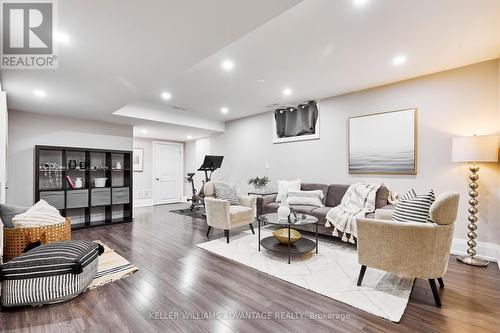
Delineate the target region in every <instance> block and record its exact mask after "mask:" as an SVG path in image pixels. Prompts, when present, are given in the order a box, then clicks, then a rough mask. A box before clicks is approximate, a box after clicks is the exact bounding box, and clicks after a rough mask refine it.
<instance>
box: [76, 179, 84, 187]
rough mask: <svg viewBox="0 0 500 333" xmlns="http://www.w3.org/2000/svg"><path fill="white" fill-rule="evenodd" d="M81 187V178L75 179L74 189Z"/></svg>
mask: <svg viewBox="0 0 500 333" xmlns="http://www.w3.org/2000/svg"><path fill="white" fill-rule="evenodd" d="M82 186H83V182H82V178H80V177H76V180H75V188H81V187H82Z"/></svg>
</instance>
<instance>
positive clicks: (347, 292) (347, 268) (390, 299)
mask: <svg viewBox="0 0 500 333" xmlns="http://www.w3.org/2000/svg"><path fill="white" fill-rule="evenodd" d="M255 233H256V234H255V235H253V234H252V233H251V232H250V231H245V232H241V233H240V234H233V235H231V239H230V243H229V244H227V243H226V238H225V237H223V238H219V239H216V240H213V241H209V242H206V243H202V244H198V245H197V246H198V247H200V248H202V249H205V250H207V251H210V252H212V253H214V254H217V255H220V256H222V257H225V258H229V259H231V260H234V261H236V262H239V263H241V264H243V265H246V266H249V267H252V268H254V269H257V270H259V271H261V272H264V273H267V274H269V275H272V276H274V277H277V278H279V279H281V280H284V281H287V282H290V283H293V284H295V285H297V286H300V287H303V288H306V289H309V290H312V291H314V292H316V293H318V294H321V295H324V296H327V297H330V298H332V299H334V300H336V301H339V302H342V303H346V304H349V305H351V306H353V307H355V308H358V309H361V310H364V311H366V312H369V313H371V314H373V315H376V316H379V317H382V318H385V319H388V320H390V321H393V322H399V321H400V320H401V317H402V316H403V313H404V311H405V309H406V306H407V304H408V299H409V298H410V293H411V289H412V286H413V279H408V278H401V277H399V276H397V275H394V274H392V273H387V272H383V271H380V270H377V269H374V268H369V267H368V268H367V270H366V273H365V277H364V279H363V284H362V286H361V287H358V286H356V282H357V279H358V274H359V268H360V265H359V264H358V259H357V254H356V249H355V247H354V246H353V245H352V244H342V243H340V242H338V241H333V240H332V241H330V240H324V239H320V241H319V246H318V249H319V254H314V251H311V252H310V253H305V254H301V255H292V257H291V258H292V259H291V264H290V265H289V264H287V256H286V255H280V254H278V253H274V252H271V251H268V250H266V249H264V248H263V247H262V246H261V252H259V251H258V249H257V230H255ZM267 236H271V230H269V229H268V230H266V229H263V230H261V239H263V238H264V237H267ZM302 236H303V237H304V235H302ZM306 237H309V235H306Z"/></svg>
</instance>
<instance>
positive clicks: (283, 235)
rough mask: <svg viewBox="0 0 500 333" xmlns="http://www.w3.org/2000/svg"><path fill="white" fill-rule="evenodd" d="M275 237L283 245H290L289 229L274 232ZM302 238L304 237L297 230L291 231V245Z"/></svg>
mask: <svg viewBox="0 0 500 333" xmlns="http://www.w3.org/2000/svg"><path fill="white" fill-rule="evenodd" d="M273 237H274V238H276V239H277V240H278V241H279V242H280V243H281V244H283V245H288V228H282V229H278V230H274V231H273ZM300 237H302V235H301V234H300V232H298V231H297V230H295V229H290V244H293V243H295V242H296V241H298V240H299V239H300Z"/></svg>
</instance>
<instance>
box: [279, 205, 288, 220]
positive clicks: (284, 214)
mask: <svg viewBox="0 0 500 333" xmlns="http://www.w3.org/2000/svg"><path fill="white" fill-rule="evenodd" d="M289 215H290V207H288V206H287V205H280V206H279V207H278V218H279V219H280V220H288V216H289Z"/></svg>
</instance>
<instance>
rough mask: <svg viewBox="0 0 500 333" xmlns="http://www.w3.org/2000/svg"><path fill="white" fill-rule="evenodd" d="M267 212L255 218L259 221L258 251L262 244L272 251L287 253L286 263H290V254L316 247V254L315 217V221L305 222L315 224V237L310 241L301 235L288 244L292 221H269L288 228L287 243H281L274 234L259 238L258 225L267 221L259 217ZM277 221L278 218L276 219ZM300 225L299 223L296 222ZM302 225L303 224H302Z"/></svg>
mask: <svg viewBox="0 0 500 333" xmlns="http://www.w3.org/2000/svg"><path fill="white" fill-rule="evenodd" d="M265 215H267V214H264V215H261V216H259V217H258V218H257V220H258V222H259V232H258V233H259V238H258V241H259V252H260V246H261V245H262V247H263V248H265V249H267V250H269V251H273V252H278V253H287V254H288V264H290V256H291V255H292V254H300V253H306V252H309V251H312V250H314V249H316V254H318V220H317V219H316V222H310V223H306V224H312V223H314V224H315V226H316V237H315V238H316V239H315V241H312V240H310V239H308V238H304V237H301V238H300V239H299V240H297V241H295V242H294V243H293V244H290V229H291V227H293V226H294V224H293V223H291V222H287V221H283V223H280V222H278V223H277V222H275V221H274V222H270V223H271V224H276V225H282V226H285V227H286V228H287V229H288V245H284V244H281V243H280V242H279V241H278V240H277V239H276V238H274V236H269V237H266V238H264V239H262V240H261V239H260V225H261V223H264V222H269V221H268V220H267V221H262V220H261V218H262V217H263V216H265ZM278 221H279V220H278ZM297 225H301V224H297ZM302 225H303V224H302Z"/></svg>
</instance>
